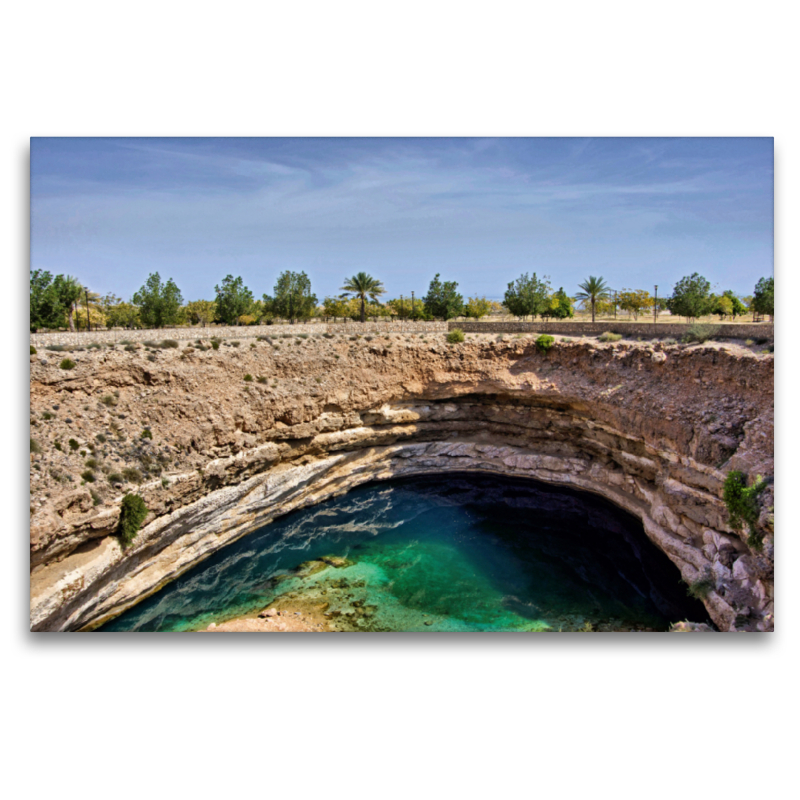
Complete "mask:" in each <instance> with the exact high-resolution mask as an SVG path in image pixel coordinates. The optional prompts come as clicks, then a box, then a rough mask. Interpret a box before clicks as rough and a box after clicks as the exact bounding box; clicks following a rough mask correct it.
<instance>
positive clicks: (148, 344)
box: [144, 339, 159, 350]
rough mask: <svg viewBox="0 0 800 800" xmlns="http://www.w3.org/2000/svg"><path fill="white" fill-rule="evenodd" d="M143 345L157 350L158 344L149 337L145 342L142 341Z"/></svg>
mask: <svg viewBox="0 0 800 800" xmlns="http://www.w3.org/2000/svg"><path fill="white" fill-rule="evenodd" d="M144 346H145V347H152V348H153V349H154V350H157V349H158V347H159V344H158V342H154V341H152V340H151V339H148V340H147V341H146V342H144Z"/></svg>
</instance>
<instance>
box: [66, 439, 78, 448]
mask: <svg viewBox="0 0 800 800" xmlns="http://www.w3.org/2000/svg"><path fill="white" fill-rule="evenodd" d="M68 444H69V449H70V450H77V449H78V448H79V447H80V445H79V444H78V443H77V442H76V441H75V439H70V440H69V442H68Z"/></svg>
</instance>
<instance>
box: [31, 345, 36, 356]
mask: <svg viewBox="0 0 800 800" xmlns="http://www.w3.org/2000/svg"><path fill="white" fill-rule="evenodd" d="M31 355H32V356H35V355H36V348H35V347H34V346H33V345H31Z"/></svg>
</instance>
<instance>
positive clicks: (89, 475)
mask: <svg viewBox="0 0 800 800" xmlns="http://www.w3.org/2000/svg"><path fill="white" fill-rule="evenodd" d="M81 478H83V479H84V480H85V481H86V483H94V472H92V471H91V470H90V469H85V470H84V471H83V472H81Z"/></svg>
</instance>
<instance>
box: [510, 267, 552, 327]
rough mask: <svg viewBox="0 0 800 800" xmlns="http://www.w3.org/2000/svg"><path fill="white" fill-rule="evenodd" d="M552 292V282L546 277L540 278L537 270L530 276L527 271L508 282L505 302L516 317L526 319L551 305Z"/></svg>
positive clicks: (544, 310) (544, 311)
mask: <svg viewBox="0 0 800 800" xmlns="http://www.w3.org/2000/svg"><path fill="white" fill-rule="evenodd" d="M550 292H551V289H550V282H549V281H548V279H547V278H546V277H543V278H542V280H539V279H538V278H537V277H536V273H535V272H534V273H533V275H531V276H530V277H529V276H528V273H527V272H525V273H523V274H522V275H520V276H519V278H517V279H516V281H513V282H512V283H509V284H508V288H507V289H506V293H505V298H504V303H503V304H504V305H505V307H506V308H507V309H508V312H509V313H510V314H513V315H514V316H515V317H520V318H522V319H524V318H525V317H527V316H529V315H530V316H533V317H534V318H535V317H536V316H537V315H538V314H544V313H546V312H547V309H548V308H549V307H550Z"/></svg>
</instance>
